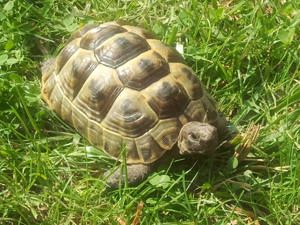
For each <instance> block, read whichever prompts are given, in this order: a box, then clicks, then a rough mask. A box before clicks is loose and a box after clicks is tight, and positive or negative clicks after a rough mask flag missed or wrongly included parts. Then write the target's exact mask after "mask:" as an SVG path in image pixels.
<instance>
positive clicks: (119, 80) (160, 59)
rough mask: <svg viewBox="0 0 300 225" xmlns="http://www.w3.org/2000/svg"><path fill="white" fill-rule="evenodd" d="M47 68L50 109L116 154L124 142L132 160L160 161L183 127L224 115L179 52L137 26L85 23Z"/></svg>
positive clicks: (45, 86) (44, 81) (45, 89)
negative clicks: (218, 110) (193, 122)
mask: <svg viewBox="0 0 300 225" xmlns="http://www.w3.org/2000/svg"><path fill="white" fill-rule="evenodd" d="M42 73H43V75H42V98H43V100H44V101H45V102H46V103H47V104H48V105H49V107H50V108H51V109H53V110H54V111H55V112H56V113H57V114H58V115H59V116H60V117H61V118H62V119H64V120H66V121H68V122H69V123H70V124H71V125H72V126H73V127H74V128H75V129H76V130H77V131H78V132H79V133H80V134H81V135H83V136H84V137H86V138H87V139H88V140H89V142H90V143H91V144H93V145H94V146H96V147H99V148H101V149H103V150H104V151H105V152H106V153H108V154H109V155H110V156H111V157H113V158H115V159H120V152H121V145H126V149H127V163H129V164H132V163H151V162H153V161H155V160H157V159H158V158H160V157H161V156H162V155H163V154H164V153H165V152H166V151H168V150H171V149H172V148H173V146H174V145H175V143H176V142H177V137H178V134H179V131H180V129H181V127H182V126H183V125H184V124H186V123H187V122H189V121H200V122H208V123H210V124H215V123H216V121H217V119H218V115H219V114H218V112H217V110H216V106H215V103H214V100H213V99H212V98H211V97H210V96H209V95H208V93H207V92H206V90H205V89H204V88H203V86H202V85H201V83H200V81H199V80H198V79H197V77H196V76H195V74H194V73H193V71H192V70H191V69H190V68H189V67H188V66H186V65H185V64H184V62H183V59H182V57H181V56H180V54H179V53H178V52H177V51H176V50H175V49H173V48H171V47H168V46H166V45H164V44H163V43H162V42H161V41H159V40H157V39H155V37H154V36H153V35H152V34H151V33H150V32H148V31H146V30H144V29H142V28H139V27H134V26H128V25H119V24H118V23H116V22H109V23H104V24H101V25H87V26H84V27H83V28H82V29H80V30H79V31H77V32H76V33H75V34H73V35H72V36H71V39H70V40H69V42H68V43H67V44H66V46H65V47H64V48H63V49H62V51H61V52H60V54H59V55H58V56H57V57H56V58H55V59H54V60H52V61H50V62H48V63H46V65H45V66H44V67H43V68H42Z"/></svg>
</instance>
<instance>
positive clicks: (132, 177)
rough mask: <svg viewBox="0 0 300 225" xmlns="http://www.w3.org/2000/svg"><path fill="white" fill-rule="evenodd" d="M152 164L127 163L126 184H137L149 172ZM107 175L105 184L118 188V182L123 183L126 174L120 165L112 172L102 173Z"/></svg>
mask: <svg viewBox="0 0 300 225" xmlns="http://www.w3.org/2000/svg"><path fill="white" fill-rule="evenodd" d="M151 170H152V166H151V165H145V164H133V165H127V182H128V185H134V184H138V183H140V182H141V181H143V180H144V179H145V178H146V177H147V176H148V175H149V173H150V172H151ZM104 176H105V177H107V180H106V182H107V185H108V186H109V187H110V188H112V189H116V188H118V186H119V184H121V185H123V184H125V179H126V174H125V171H122V168H121V166H120V167H119V168H118V169H117V170H116V171H114V172H113V173H112V174H111V173H110V172H109V171H107V172H106V173H105V174H104Z"/></svg>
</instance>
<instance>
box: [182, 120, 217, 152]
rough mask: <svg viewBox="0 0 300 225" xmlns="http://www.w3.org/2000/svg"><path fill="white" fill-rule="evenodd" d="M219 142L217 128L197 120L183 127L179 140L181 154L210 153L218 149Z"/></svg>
mask: <svg viewBox="0 0 300 225" xmlns="http://www.w3.org/2000/svg"><path fill="white" fill-rule="evenodd" d="M218 143H219V137H218V132H217V128H216V127H214V126H212V125H210V124H208V123H201V122H197V121H192V122H189V123H187V124H185V125H184V126H183V127H182V128H181V130H180V133H179V136H178V142H177V144H178V147H179V153H180V154H181V155H188V154H209V153H212V152H214V151H215V150H216V148H217V146H218Z"/></svg>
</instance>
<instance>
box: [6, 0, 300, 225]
mask: <svg viewBox="0 0 300 225" xmlns="http://www.w3.org/2000/svg"><path fill="white" fill-rule="evenodd" d="M86 2H87V1H82V0H79V1H74V0H72V1H66V0H62V1H54V0H44V1H32V0H18V1H17V0H15V1H13V0H8V1H3V0H2V1H0V6H1V9H3V10H1V11H0V34H1V35H0V100H1V101H0V224H122V222H123V223H125V222H126V224H130V223H131V221H132V220H133V217H134V215H135V213H136V207H137V205H138V204H139V203H140V202H143V203H144V206H143V209H142V215H141V216H140V220H141V224H189V225H191V224H232V225H234V224H248V225H249V224H255V225H256V224H300V191H299V186H300V167H299V165H300V162H299V161H300V152H299V148H300V142H299V139H300V123H299V121H300V120H299V117H300V110H299V108H300V107H299V106H300V104H299V99H300V85H299V84H300V72H299V66H300V63H299V62H300V49H299V46H300V39H299V38H300V37H299V34H300V26H299V24H300V3H299V2H298V1H246V0H241V1H226V0H224V1H203V2H201V1H197V0H190V1H176V0H166V1H162V0H153V1H146V0H143V1H137V0H134V1H125V0H124V1H121V0H120V1H114V0H113V1H108V0H103V1H96V0H91V1H88V2H89V3H86ZM116 19H119V20H124V21H127V22H128V23H132V24H135V25H141V26H143V27H146V28H148V29H150V30H152V31H153V32H154V33H156V35H157V36H158V37H159V38H161V39H162V40H163V41H164V42H165V43H167V44H169V45H172V46H175V44H176V43H181V44H182V45H183V46H184V57H185V59H186V62H187V64H188V65H190V66H191V67H192V68H193V69H194V71H195V72H196V74H197V75H198V76H199V78H200V79H201V80H202V82H203V83H204V84H205V85H206V86H207V87H208V89H209V90H210V93H211V94H212V95H213V96H214V97H215V98H216V100H217V101H218V103H219V105H220V109H221V110H223V111H224V113H225V114H226V115H227V116H228V117H229V118H230V120H231V121H232V122H233V123H234V124H235V125H236V126H237V127H238V128H239V129H240V130H242V131H245V129H246V127H248V126H249V124H256V125H259V126H260V127H261V129H260V135H259V138H258V140H257V142H256V143H255V144H254V145H252V147H251V151H250V153H249V154H248V156H247V157H246V158H245V159H244V160H243V161H239V162H238V164H237V161H236V160H232V158H230V156H231V155H232V154H233V152H232V149H224V150H223V151H222V152H219V154H217V155H216V156H215V157H211V158H206V159H202V160H200V161H194V162H193V163H190V164H191V165H186V163H187V162H186V161H184V162H182V161H180V160H177V161H173V162H172V163H171V164H170V165H166V167H164V168H162V169H161V170H159V171H157V172H156V173H154V174H152V175H151V176H150V177H149V178H148V179H147V180H146V181H145V182H143V183H142V184H140V185H138V186H137V187H134V188H122V187H121V188H120V189H118V190H116V191H105V184H104V179H103V171H105V170H107V169H109V168H111V167H113V166H115V163H114V162H113V161H111V160H110V159H109V158H107V157H106V156H105V155H104V154H102V153H101V152H100V151H97V150H96V149H94V148H92V147H90V146H89V144H88V143H87V142H86V141H85V140H84V139H82V138H81V137H80V136H79V135H78V134H76V133H75V132H74V130H73V129H72V128H71V127H69V126H68V125H66V124H65V123H64V122H63V121H61V120H60V119H59V118H58V117H57V116H56V115H55V114H53V113H52V112H50V111H49V110H48V109H47V108H46V107H45V105H44V104H43V103H42V101H41V100H40V94H39V89H40V78H41V73H40V69H39V68H40V63H41V62H42V61H43V60H44V59H45V58H47V57H48V56H50V55H55V54H57V52H58V51H59V50H60V49H61V47H62V46H63V43H64V42H66V40H67V38H68V37H69V35H70V33H71V32H73V31H74V30H75V29H76V28H78V27H79V26H81V25H83V24H85V23H92V22H105V21H110V20H116ZM45 50H46V51H47V52H48V53H47V55H46V56H45V55H44V53H45V52H46V51H45ZM86 146H88V147H86ZM182 167H185V169H184V170H183V169H179V168H182ZM140 208H141V207H140Z"/></svg>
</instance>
